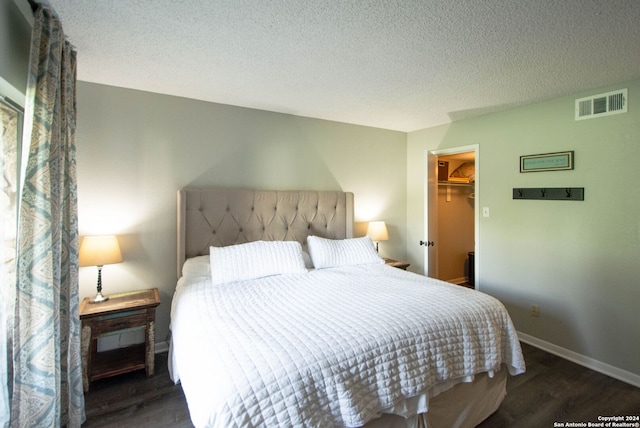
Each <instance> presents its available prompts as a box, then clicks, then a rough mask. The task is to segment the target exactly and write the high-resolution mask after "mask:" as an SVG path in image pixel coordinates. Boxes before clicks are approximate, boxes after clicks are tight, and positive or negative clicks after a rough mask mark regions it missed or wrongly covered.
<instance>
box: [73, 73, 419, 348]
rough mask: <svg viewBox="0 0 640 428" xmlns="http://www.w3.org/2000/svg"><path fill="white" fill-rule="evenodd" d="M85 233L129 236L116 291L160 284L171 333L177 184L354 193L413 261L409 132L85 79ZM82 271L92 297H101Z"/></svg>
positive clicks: (388, 248)
mask: <svg viewBox="0 0 640 428" xmlns="http://www.w3.org/2000/svg"><path fill="white" fill-rule="evenodd" d="M77 96H78V121H77V135H76V143H77V170H78V211H79V228H80V235H81V236H83V235H91V234H106V233H113V234H116V235H118V236H119V238H120V244H121V247H122V252H123V258H124V259H125V261H124V262H123V263H121V264H117V265H108V266H105V267H104V269H103V286H104V292H106V293H107V294H108V293H115V292H123V291H128V290H135V289H144V288H150V287H158V288H159V289H160V294H161V299H162V304H161V306H160V307H159V308H158V323H157V330H156V340H157V341H164V340H165V339H166V337H167V332H168V327H169V308H170V302H171V296H172V293H173V290H174V288H175V283H176V266H175V265H176V262H175V260H176V192H177V190H178V189H179V188H181V187H186V186H201V187H204V186H219V187H233V188H261V189H283V190H285V189H301V190H305V189H315V190H344V191H350V192H353V193H354V197H355V215H356V221H369V220H385V221H386V222H387V225H388V227H389V235H390V236H389V238H390V239H389V241H385V242H381V243H380V253H381V255H382V256H387V257H392V258H397V259H403V258H404V256H405V248H406V243H405V241H404V237H405V236H406V230H405V221H406V206H407V203H406V192H405V186H406V157H407V153H406V134H405V133H402V132H395V131H387V130H382V129H376V128H369V127H363V126H355V125H347V124H343V123H337V122H329V121H323V120H316V119H308V118H303V117H296V116H291V115H286V114H279V113H271V112H265V111H260V110H252V109H246V108H238V107H231V106H226V105H220V104H214V103H206V102H201V101H195V100H189V99H184V98H178V97H171V96H164V95H158V94H152V93H148V92H140V91H134V90H128V89H122V88H115V87H109V86H104V85H97V84H91V83H86V82H78V91H77ZM96 275H97V274H96V269H95V268H81V269H80V295H81V297H82V298H84V297H86V296H90V295H92V294H95V282H96Z"/></svg>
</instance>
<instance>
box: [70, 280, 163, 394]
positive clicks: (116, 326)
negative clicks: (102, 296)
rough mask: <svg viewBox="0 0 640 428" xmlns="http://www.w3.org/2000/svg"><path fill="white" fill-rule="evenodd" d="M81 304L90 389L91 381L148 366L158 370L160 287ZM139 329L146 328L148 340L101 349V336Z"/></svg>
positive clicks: (86, 382) (150, 373) (86, 384)
mask: <svg viewBox="0 0 640 428" xmlns="http://www.w3.org/2000/svg"><path fill="white" fill-rule="evenodd" d="M89 300H90V298H89V297H87V298H85V299H84V300H83V301H82V303H80V308H79V312H80V320H81V321H82V386H83V387H84V391H85V392H87V391H89V384H90V383H91V381H94V380H97V379H103V378H106V377H109V376H115V375H119V374H122V373H127V372H130V371H133V370H140V369H145V370H146V372H147V376H153V373H154V358H155V355H154V352H155V319H156V307H157V306H158V305H159V304H160V296H159V294H158V289H157V288H152V289H149V290H140V291H133V292H130V293H120V294H111V295H110V296H109V300H107V301H106V302H102V303H89ZM137 329H144V330H145V335H144V336H145V343H141V344H135V345H131V346H128V347H126V348H117V349H113V350H109V351H104V352H98V338H100V337H104V336H109V335H112V334H118V333H124V332H126V331H132V330H137Z"/></svg>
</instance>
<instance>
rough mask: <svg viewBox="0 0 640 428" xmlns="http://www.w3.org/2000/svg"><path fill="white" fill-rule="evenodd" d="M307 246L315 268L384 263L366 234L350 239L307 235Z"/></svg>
mask: <svg viewBox="0 0 640 428" xmlns="http://www.w3.org/2000/svg"><path fill="white" fill-rule="evenodd" d="M307 247H308V248H309V254H310V255H311V260H312V261H313V266H314V267H315V268H316V269H323V268H330V267H337V266H347V265H362V264H373V263H384V260H383V259H381V258H380V256H378V253H377V252H376V247H375V246H374V245H373V241H371V238H370V237H368V236H363V237H362V238H350V239H326V238H320V237H319V236H308V237H307Z"/></svg>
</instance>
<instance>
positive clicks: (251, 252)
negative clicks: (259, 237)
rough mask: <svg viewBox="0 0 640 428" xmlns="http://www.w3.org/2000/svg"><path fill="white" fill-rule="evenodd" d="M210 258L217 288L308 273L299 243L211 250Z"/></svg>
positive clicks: (251, 244) (212, 275)
mask: <svg viewBox="0 0 640 428" xmlns="http://www.w3.org/2000/svg"><path fill="white" fill-rule="evenodd" d="M209 258H210V260H211V281H212V282H213V283H214V284H223V283H226V282H234V281H244V280H248V279H255V278H263V277H265V276H272V275H281V274H291V273H307V269H306V268H305V266H304V260H303V259H302V245H300V243H299V242H297V241H255V242H249V243H247V244H238V245H230V246H228V247H211V248H210V249H209Z"/></svg>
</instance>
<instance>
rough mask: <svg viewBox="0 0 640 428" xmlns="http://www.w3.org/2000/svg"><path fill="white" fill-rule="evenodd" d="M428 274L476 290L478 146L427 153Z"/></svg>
mask: <svg viewBox="0 0 640 428" xmlns="http://www.w3.org/2000/svg"><path fill="white" fill-rule="evenodd" d="M427 157H428V159H427V162H426V165H427V166H426V169H427V186H426V187H427V195H426V198H425V203H426V205H427V206H426V207H425V213H426V217H427V218H425V229H426V232H427V233H426V235H425V236H426V237H428V238H427V239H426V240H425V241H426V242H427V243H430V244H431V245H426V246H425V251H426V253H427V254H426V255H425V256H426V260H425V268H426V269H425V274H426V275H428V276H430V277H433V278H437V279H441V280H444V281H447V282H451V283H455V284H461V285H466V286H469V287H472V288H475V285H476V283H477V278H478V275H477V266H478V263H477V257H476V249H477V246H478V227H477V225H478V219H479V216H478V198H477V194H478V183H477V179H476V178H477V175H478V174H477V172H478V168H479V156H478V146H477V145H473V146H465V147H459V148H454V149H446V150H438V151H434V152H430V153H428V156H427Z"/></svg>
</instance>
